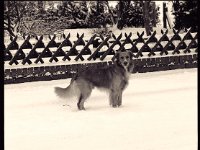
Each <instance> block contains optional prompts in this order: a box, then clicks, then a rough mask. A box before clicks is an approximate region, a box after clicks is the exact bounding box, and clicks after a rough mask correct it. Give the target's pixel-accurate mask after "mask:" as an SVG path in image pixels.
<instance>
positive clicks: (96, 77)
mask: <svg viewBox="0 0 200 150" xmlns="http://www.w3.org/2000/svg"><path fill="white" fill-rule="evenodd" d="M132 57H133V54H132V52H131V51H127V50H123V51H118V52H117V53H116V54H115V55H114V57H113V58H114V60H113V63H112V64H111V65H109V66H106V67H102V68H96V69H87V70H84V71H82V72H79V73H77V74H76V75H75V76H74V77H73V78H72V79H71V82H70V85H69V86H68V87H66V88H61V87H55V93H56V94H57V96H59V97H61V98H67V97H71V96H77V98H78V103H77V107H78V109H79V110H85V107H84V102H85V100H86V99H87V98H88V97H89V96H90V95H91V92H92V90H93V89H94V87H97V88H100V89H105V90H106V91H108V92H109V102H110V105H111V106H112V107H114V108H115V107H119V106H121V105H122V92H123V91H124V89H125V88H126V87H127V85H128V80H129V74H130V73H132V70H133V68H134V64H133V59H132Z"/></svg>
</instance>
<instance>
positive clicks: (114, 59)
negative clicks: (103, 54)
mask: <svg viewBox="0 0 200 150" xmlns="http://www.w3.org/2000/svg"><path fill="white" fill-rule="evenodd" d="M118 60H119V52H116V53H115V55H114V57H113V62H117V61H118Z"/></svg>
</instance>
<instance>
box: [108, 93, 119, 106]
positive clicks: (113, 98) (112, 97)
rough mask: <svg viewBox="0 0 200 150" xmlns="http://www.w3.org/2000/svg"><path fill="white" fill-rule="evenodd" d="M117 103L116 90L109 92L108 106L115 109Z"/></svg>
mask: <svg viewBox="0 0 200 150" xmlns="http://www.w3.org/2000/svg"><path fill="white" fill-rule="evenodd" d="M118 101H119V93H118V91H117V90H111V91H110V105H111V106H112V107H117V106H118Z"/></svg>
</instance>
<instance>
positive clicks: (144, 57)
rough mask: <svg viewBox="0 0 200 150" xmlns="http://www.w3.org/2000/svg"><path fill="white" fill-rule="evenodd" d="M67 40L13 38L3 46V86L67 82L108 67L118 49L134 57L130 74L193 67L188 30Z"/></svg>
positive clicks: (192, 37)
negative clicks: (87, 71)
mask: <svg viewBox="0 0 200 150" xmlns="http://www.w3.org/2000/svg"><path fill="white" fill-rule="evenodd" d="M70 36H71V35H70V33H69V34H68V35H67V36H66V35H65V34H62V36H58V35H54V36H50V35H49V38H48V39H44V36H40V37H36V38H31V37H30V36H27V37H24V40H23V42H21V43H20V41H17V39H18V37H17V36H16V37H15V38H14V39H11V41H10V43H7V45H6V43H5V46H4V47H5V50H4V66H5V69H4V83H5V84H8V83H21V82H28V81H44V80H54V79H63V78H71V77H72V76H73V75H74V73H76V72H78V71H80V70H83V69H85V68H88V67H92V68H98V67H100V66H105V65H110V64H112V58H113V56H114V54H115V52H116V51H118V50H122V49H126V50H130V51H132V52H133V54H134V59H133V61H134V63H135V68H134V70H133V73H135V72H140V73H142V72H149V71H161V70H170V69H178V68H192V67H197V49H198V44H197V33H192V32H191V28H190V29H188V30H187V31H186V32H184V33H180V30H179V31H176V30H173V34H169V33H168V30H166V31H163V30H161V34H157V33H156V31H154V32H153V33H152V34H151V35H150V36H149V37H144V32H142V33H139V32H137V33H136V34H133V33H131V32H130V33H129V34H127V33H125V34H120V35H118V36H116V35H115V34H113V33H111V34H110V35H108V36H105V37H104V36H101V35H100V36H98V35H96V34H95V35H93V36H92V37H91V38H90V39H86V38H85V39H84V34H82V35H79V34H78V33H77V39H70Z"/></svg>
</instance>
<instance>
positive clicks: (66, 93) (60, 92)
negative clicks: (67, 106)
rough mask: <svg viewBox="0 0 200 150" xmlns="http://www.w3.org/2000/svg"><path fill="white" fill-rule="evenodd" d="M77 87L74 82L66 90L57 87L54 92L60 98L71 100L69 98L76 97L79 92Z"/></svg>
mask: <svg viewBox="0 0 200 150" xmlns="http://www.w3.org/2000/svg"><path fill="white" fill-rule="evenodd" d="M75 86H76V83H75V82H73V81H72V82H71V83H70V85H69V86H67V87H66V88H61V87H55V88H54V91H55V93H56V95H57V96H58V97H60V98H69V97H72V96H75V94H76V93H77V92H78V91H75V90H77V88H76V87H75Z"/></svg>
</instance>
